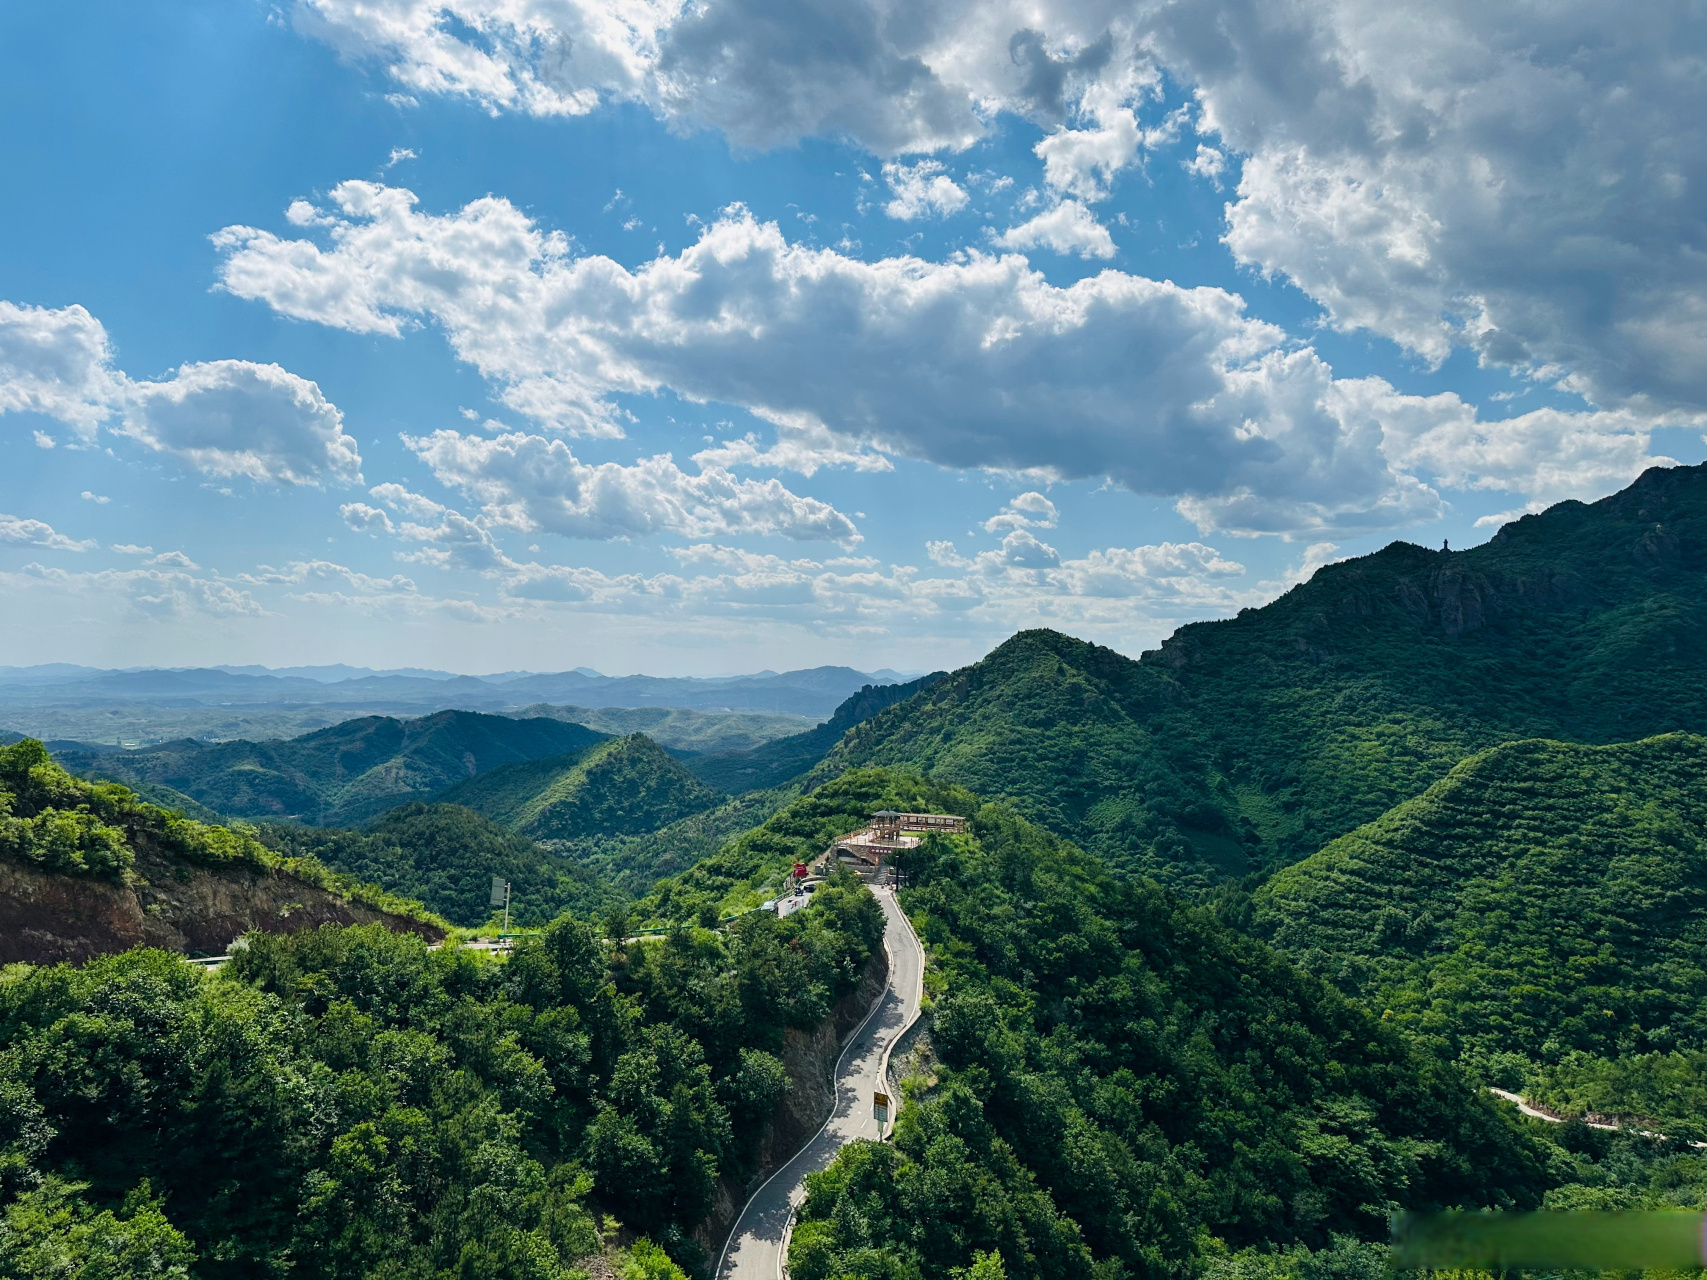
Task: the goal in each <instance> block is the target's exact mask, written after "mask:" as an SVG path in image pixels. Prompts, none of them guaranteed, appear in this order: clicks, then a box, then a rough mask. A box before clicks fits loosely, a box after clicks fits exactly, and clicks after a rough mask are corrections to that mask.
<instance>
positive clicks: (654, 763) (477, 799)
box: [439, 733, 722, 840]
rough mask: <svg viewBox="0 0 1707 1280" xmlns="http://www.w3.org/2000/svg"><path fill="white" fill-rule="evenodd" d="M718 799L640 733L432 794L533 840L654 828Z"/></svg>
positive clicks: (510, 767) (501, 770) (502, 770)
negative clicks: (439, 794) (438, 793)
mask: <svg viewBox="0 0 1707 1280" xmlns="http://www.w3.org/2000/svg"><path fill="white" fill-rule="evenodd" d="M721 799H722V797H721V796H720V795H718V793H717V792H715V791H713V790H711V788H709V787H707V786H706V785H705V784H704V783H702V782H701V781H700V780H699V779H698V778H696V777H694V776H693V774H691V773H689V772H688V771H687V770H686V769H684V768H683V767H682V766H681V764H680V763H678V762H677V761H676V760H675V759H674V758H673V757H672V756H671V755H670V754H669V752H667V751H665V750H664V749H663V748H662V747H660V746H659V745H658V744H657V743H656V742H653V741H652V739H650V738H648V737H647V736H646V735H645V734H643V733H633V734H630V735H629V736H628V737H626V738H617V739H615V740H614V741H609V740H607V741H605V742H602V743H600V744H599V745H598V746H595V747H593V748H592V749H591V750H588V751H577V752H571V753H569V754H568V755H562V756H552V757H549V758H547V759H543V760H529V761H525V762H521V763H517V764H511V765H505V766H504V767H502V768H499V769H494V770H492V771H491V772H490V773H486V774H482V775H480V776H477V777H474V778H470V779H469V780H468V781H467V782H461V783H458V784H457V785H456V786H454V787H451V788H450V789H449V790H447V791H445V792H444V793H443V794H442V795H441V796H439V800H440V801H441V802H443V803H445V804H457V805H463V806H464V807H466V808H469V809H473V810H474V811H475V812H476V813H481V814H485V815H486V816H487V817H488V818H491V819H492V820H493V821H494V822H498V823H501V824H502V825H504V826H506V827H509V828H510V829H512V830H514V831H519V832H520V833H522V834H523V835H526V836H531V837H533V838H535V839H540V840H547V839H558V840H567V839H573V838H575V837H577V836H590V835H633V834H635V833H638V832H643V831H654V830H656V829H657V828H659V827H661V826H664V825H665V824H666V823H670V822H674V821H676V820H677V819H678V818H684V817H687V816H688V815H689V814H694V813H699V812H702V811H703V810H706V809H710V808H711V807H713V806H714V805H716V804H717V803H718V801H719V800H721Z"/></svg>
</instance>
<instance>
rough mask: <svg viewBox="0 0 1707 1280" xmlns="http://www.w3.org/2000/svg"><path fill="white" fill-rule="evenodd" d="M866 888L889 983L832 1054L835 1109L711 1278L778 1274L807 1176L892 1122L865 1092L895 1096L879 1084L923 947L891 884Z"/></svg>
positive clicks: (907, 1019)
mask: <svg viewBox="0 0 1707 1280" xmlns="http://www.w3.org/2000/svg"><path fill="white" fill-rule="evenodd" d="M872 892H873V893H874V894H875V895H876V897H877V901H878V902H879V904H881V906H882V907H883V915H884V919H885V921H886V927H885V929H884V933H883V948H884V950H886V951H887V952H888V953H889V985H888V987H887V988H886V989H885V990H884V992H883V995H882V996H880V997H879V998H878V1001H877V1004H876V1007H875V1008H873V1009H872V1011H871V1013H870V1014H868V1015H867V1016H866V1020H865V1022H864V1023H862V1024H861V1026H860V1027H859V1029H858V1030H857V1031H855V1032H854V1034H853V1036H852V1037H851V1038H850V1039H849V1040H848V1043H847V1046H846V1047H845V1048H844V1049H843V1050H842V1055H841V1057H840V1058H838V1059H837V1060H836V1106H835V1110H834V1111H832V1112H831V1113H830V1118H829V1119H828V1120H827V1121H825V1122H824V1127H823V1128H822V1129H820V1130H819V1131H818V1133H817V1135H816V1136H815V1137H813V1139H812V1140H811V1141H810V1142H808V1143H807V1144H806V1145H805V1146H804V1147H802V1148H801V1149H800V1150H799V1151H798V1152H796V1153H795V1155H794V1158H793V1159H791V1160H790V1161H789V1162H788V1163H787V1164H785V1165H783V1166H782V1168H780V1169H778V1170H777V1171H776V1172H775V1173H773V1174H772V1175H771V1176H770V1178H769V1179H768V1180H767V1181H766V1182H765V1184H764V1185H763V1186H761V1187H760V1188H759V1189H758V1190H757V1191H755V1192H754V1193H753V1196H752V1199H750V1200H748V1201H747V1204H746V1206H745V1207H744V1208H743V1209H742V1210H741V1216H740V1217H739V1218H737V1219H735V1226H734V1229H733V1230H731V1231H730V1233H729V1241H728V1243H727V1244H725V1245H724V1246H723V1256H722V1257H721V1258H720V1259H718V1263H717V1280H778V1277H780V1276H781V1275H782V1274H783V1270H782V1265H783V1260H784V1258H785V1256H786V1253H787V1248H788V1233H789V1224H790V1222H791V1221H792V1220H793V1217H794V1210H795V1208H796V1207H797V1206H798V1205H799V1204H800V1202H801V1201H802V1200H803V1199H805V1196H806V1175H807V1174H809V1173H816V1172H817V1171H818V1170H819V1169H822V1168H824V1167H825V1166H826V1165H828V1164H829V1163H830V1162H831V1161H832V1160H834V1159H835V1158H836V1152H838V1151H840V1150H841V1149H842V1147H843V1146H844V1145H846V1144H847V1143H849V1142H852V1141H853V1140H854V1139H855V1138H882V1137H884V1136H886V1133H887V1131H888V1129H889V1128H890V1127H891V1126H892V1125H893V1124H894V1115H895V1103H894V1102H892V1103H891V1104H890V1112H889V1115H890V1122H889V1124H888V1125H883V1124H879V1123H878V1122H877V1121H876V1120H874V1119H872V1108H871V1095H872V1094H874V1093H879V1092H881V1093H887V1094H888V1095H889V1096H890V1097H891V1098H892V1099H895V1101H896V1102H898V1101H899V1096H898V1095H897V1094H896V1091H895V1090H894V1089H893V1088H890V1087H887V1086H886V1084H885V1081H886V1078H887V1076H888V1074H889V1053H890V1050H892V1049H893V1048H894V1047H895V1042H896V1041H897V1040H899V1039H900V1038H901V1036H902V1034H903V1033H905V1032H906V1030H907V1028H908V1027H910V1026H912V1025H913V1022H914V1021H915V1020H916V1019H917V1018H918V1016H919V999H920V997H921V996H922V995H923V994H924V973H925V953H924V948H923V947H922V946H920V945H919V938H918V935H917V934H915V933H914V932H913V926H912V925H911V924H909V923H908V922H907V917H906V916H905V915H904V914H903V913H902V911H901V908H900V907H899V906H897V905H896V903H895V891H894V890H893V889H889V888H874V889H873V890H872Z"/></svg>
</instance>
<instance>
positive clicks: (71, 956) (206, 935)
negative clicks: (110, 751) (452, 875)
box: [0, 849, 441, 964]
mask: <svg viewBox="0 0 1707 1280" xmlns="http://www.w3.org/2000/svg"><path fill="white" fill-rule="evenodd" d="M376 923H377V924H384V925H386V926H388V927H390V928H392V929H400V930H408V931H409V932H412V933H419V934H421V935H423V936H424V937H427V938H429V939H431V940H433V941H437V940H438V938H439V937H440V936H441V934H440V931H439V930H438V929H435V928H434V927H433V926H431V925H428V924H424V923H422V922H421V921H419V920H410V919H408V918H406V917H403V916H395V915H391V914H390V913H388V912H383V911H376V910H374V909H373V908H371V907H365V906H362V905H361V904H359V903H356V902H351V901H349V900H347V899H345V898H342V897H339V896H338V895H336V894H333V893H330V892H328V891H327V890H325V889H321V888H319V887H317V886H315V885H312V884H308V883H306V882H305V881H302V880H298V879H297V878H296V877H295V876H291V875H286V874H285V873H283V872H273V871H263V870H260V869H258V868H254V867H247V866H245V867H237V868H221V869H219V870H211V869H208V868H205V867H197V866H192V865H190V864H187V863H183V862H179V861H176V860H174V859H169V858H165V857H163V856H160V855H159V854H156V853H152V852H150V851H148V850H142V849H139V850H138V852H137V858H136V866H135V868H134V870H133V872H132V874H131V877H130V882H129V883H126V884H121V883H117V882H115V881H111V880H100V879H94V878H92V877H89V876H68V875H61V874H58V873H55V872H52V871H44V870H42V869H41V868H40V867H36V866H32V865H30V864H28V863H24V862H15V861H12V860H11V859H5V858H0V964H10V963H12V962H14V961H19V960H24V961H28V962H29V963H31V964H53V963H56V962H58V961H61V960H69V961H73V962H79V961H83V960H88V959H91V958H92V957H94V956H102V955H110V954H112V953H114V952H118V951H127V950H129V949H130V948H131V947H137V946H146V947H160V948H161V949H163V950H166V951H180V952H183V953H184V954H185V955H191V956H195V955H219V954H222V953H223V952H224V951H225V949H226V948H227V947H228V946H230V945H231V942H232V939H234V938H237V937H239V936H241V935H242V934H244V933H247V932H248V931H249V930H251V929H263V930H266V931H268V932H271V933H294V932H295V931H297V930H299V929H313V928H316V927H318V926H320V925H323V924H376Z"/></svg>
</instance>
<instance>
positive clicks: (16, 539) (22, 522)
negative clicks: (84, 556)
mask: <svg viewBox="0 0 1707 1280" xmlns="http://www.w3.org/2000/svg"><path fill="white" fill-rule="evenodd" d="M0 543H4V544H9V545H11V546H14V547H46V548H47V549H48V550H50V551H88V550H90V549H91V548H93V547H94V545H95V542H94V539H92V538H91V539H85V540H82V541H79V540H77V539H75V538H68V537H66V536H65V535H64V534H63V533H57V532H55V531H54V528H53V526H52V525H50V524H45V523H43V522H42V521H40V520H29V519H26V518H24V517H22V516H8V515H0Z"/></svg>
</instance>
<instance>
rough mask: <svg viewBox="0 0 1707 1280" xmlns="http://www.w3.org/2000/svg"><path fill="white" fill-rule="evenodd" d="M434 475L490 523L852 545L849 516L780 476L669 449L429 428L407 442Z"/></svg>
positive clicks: (854, 536) (601, 533) (573, 532)
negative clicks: (631, 451) (683, 461)
mask: <svg viewBox="0 0 1707 1280" xmlns="http://www.w3.org/2000/svg"><path fill="white" fill-rule="evenodd" d="M405 443H407V444H408V446H409V447H410V448H411V449H413V450H414V451H415V453H416V454H418V455H419V456H420V458H421V459H422V461H424V462H426V463H427V465H428V466H429V467H431V468H432V471H433V476H434V478H435V479H437V480H438V481H439V483H440V484H443V485H445V486H447V487H449V488H453V489H458V490H460V491H462V492H463V493H466V494H468V495H469V496H470V497H472V498H474V499H475V500H476V501H478V502H480V503H481V504H482V505H483V507H484V510H485V514H486V516H487V518H488V519H490V520H491V521H492V522H493V523H494V524H497V525H500V526H503V527H506V528H511V529H517V530H522V531H524V532H534V531H544V532H547V533H558V534H562V535H564V536H566V537H571V538H622V537H639V536H645V535H647V534H651V533H674V534H679V535H682V536H685V537H690V538H705V537H720V536H727V535H731V534H743V533H752V534H773V535H778V536H781V537H785V538H795V539H800V540H813V539H818V540H823V541H826V542H839V543H842V544H843V545H852V544H853V543H856V542H858V541H859V540H860V535H859V533H858V531H857V530H856V529H855V528H854V525H853V522H852V521H851V520H849V519H848V518H847V517H846V516H845V515H843V514H842V513H841V512H839V511H837V510H836V509H835V508H834V507H832V506H830V505H829V504H828V503H825V502H821V501H819V500H818V499H816V498H810V497H803V496H801V495H799V494H796V493H793V492H791V491H790V490H788V489H787V488H785V487H784V486H783V485H782V483H781V482H780V481H777V480H766V481H759V480H743V479H738V478H737V477H735V476H734V475H733V474H731V473H730V472H728V471H726V470H724V469H722V468H721V467H715V466H711V467H706V468H704V469H703V470H701V471H700V473H699V474H698V475H690V474H688V473H687V472H685V471H683V470H682V469H681V468H680V467H678V466H676V464H675V463H674V462H672V461H671V460H670V458H669V456H668V455H667V454H665V455H660V456H658V457H654V458H643V459H641V460H640V461H639V462H637V463H635V464H634V465H633V466H622V465H620V464H617V463H613V462H606V463H600V464H598V465H589V464H587V463H583V462H581V461H580V460H579V459H578V458H576V457H575V455H574V454H573V453H571V452H570V451H569V448H568V446H567V445H565V444H564V443H563V442H562V441H561V440H548V439H546V438H545V437H543V436H536V435H527V434H523V433H520V432H511V433H508V434H505V435H501V436H498V437H497V438H496V439H488V438H485V437H481V436H473V435H465V434H462V433H460V432H456V431H436V432H434V433H433V434H432V435H430V436H426V437H421V438H412V439H408V440H406V441H405Z"/></svg>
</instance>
